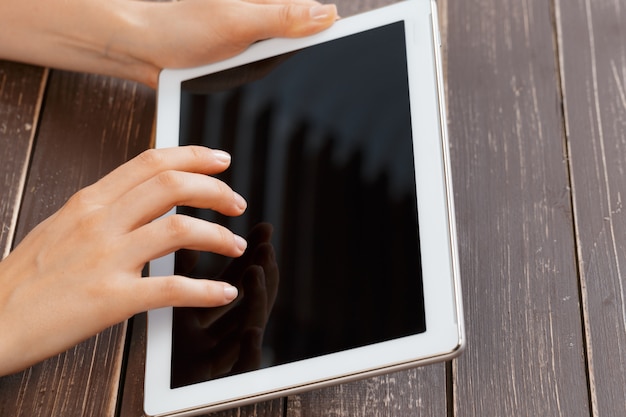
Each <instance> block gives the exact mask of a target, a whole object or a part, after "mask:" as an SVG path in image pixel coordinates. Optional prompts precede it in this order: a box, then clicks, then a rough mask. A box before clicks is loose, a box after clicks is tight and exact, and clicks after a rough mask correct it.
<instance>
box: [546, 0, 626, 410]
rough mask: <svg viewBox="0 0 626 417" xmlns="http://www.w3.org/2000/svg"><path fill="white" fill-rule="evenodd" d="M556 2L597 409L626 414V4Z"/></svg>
mask: <svg viewBox="0 0 626 417" xmlns="http://www.w3.org/2000/svg"><path fill="white" fill-rule="evenodd" d="M556 5H557V8H556V11H557V22H558V28H559V32H558V35H559V45H560V63H561V72H560V73H561V77H562V79H563V85H564V87H563V95H564V108H565V115H566V122H567V124H566V127H567V144H568V147H569V152H570V166H571V173H572V174H571V175H572V194H573V200H574V207H575V214H576V216H575V217H576V236H577V244H578V251H579V254H580V255H579V256H580V258H579V269H580V275H581V287H582V295H583V301H584V305H585V319H586V320H585V324H586V336H587V345H588V361H589V372H590V387H591V390H590V392H591V396H592V405H593V415H594V416H608V415H615V416H617V415H626V288H625V287H626V278H625V276H626V222H625V220H626V217H624V214H625V213H623V212H622V199H623V196H622V193H625V194H626V180H625V177H624V170H625V168H626V44H625V40H626V8H625V5H624V2H623V1H621V0H601V1H589V0H579V1H574V2H564V1H562V0H558V1H557V2H556Z"/></svg>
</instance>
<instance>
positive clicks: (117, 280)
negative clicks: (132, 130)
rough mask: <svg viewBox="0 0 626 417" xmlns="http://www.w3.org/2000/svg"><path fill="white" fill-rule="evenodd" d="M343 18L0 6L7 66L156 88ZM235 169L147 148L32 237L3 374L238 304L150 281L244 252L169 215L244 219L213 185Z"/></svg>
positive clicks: (11, 287)
mask: <svg viewBox="0 0 626 417" xmlns="http://www.w3.org/2000/svg"><path fill="white" fill-rule="evenodd" d="M336 19H337V11H336V8H335V7H334V6H332V5H321V4H319V3H317V2H314V1H308V0H293V1H290V0H183V1H179V2H174V3H150V2H143V1H136V0H106V1H105V0H20V1H10V0H0V58H3V59H9V60H16V61H21V62H28V63H33V64H38V65H44V66H51V67H56V68H63V69H69V70H75V71H86V72H95V73H101V74H106V75H111V76H115V77H122V78H127V79H130V80H135V81H139V82H142V83H144V84H147V85H150V86H153V87H154V86H156V84H157V79H158V74H159V71H160V70H161V69H162V68H164V67H189V66H195V65H200V64H205V63H209V62H212V61H216V60H219V59H224V58H226V57H229V56H232V55H235V54H237V53H239V52H241V51H243V50H244V49H246V48H247V47H248V46H249V45H250V44H251V43H253V42H255V41H258V40H262V39H266V38H271V37H298V36H306V35H310V34H314V33H316V32H319V31H321V30H324V29H326V28H327V27H329V26H330V25H331V24H332V23H333V22H334V21H335V20H336ZM86 140H88V138H86ZM229 164H230V156H229V155H228V154H226V153H224V152H221V151H218V150H211V149H207V148H202V147H183V148H173V149H161V150H149V151H146V152H144V153H143V154H141V155H140V156H138V157H136V158H134V159H133V160H131V161H129V162H128V163H126V164H124V165H122V166H121V167H119V168H117V169H116V170H114V171H113V172H111V173H110V174H109V175H107V176H106V177H104V178H103V179H101V180H100V181H98V182H97V183H95V184H93V185H91V186H89V187H87V188H85V189H83V190H81V191H79V192H78V193H76V194H75V195H74V196H73V197H72V198H71V199H70V200H69V201H68V202H67V203H66V204H65V205H64V206H63V207H62V208H61V209H60V210H59V211H58V212H57V213H55V214H54V215H52V216H51V217H50V218H48V219H47V220H45V221H44V222H42V223H41V224H40V225H39V226H37V227H36V228H35V229H34V230H33V231H32V232H31V233H30V234H28V235H27V236H26V237H25V238H24V239H23V241H22V242H21V243H20V244H19V245H18V246H17V247H16V248H15V249H14V250H13V252H11V253H10V254H9V256H8V257H7V258H5V259H4V260H2V262H0V334H1V335H2V337H0V375H6V374H10V373H14V372H17V371H19V370H22V369H25V368H26V367H28V366H31V365H33V364H35V363H37V362H40V361H42V360H44V359H45V358H48V357H50V356H53V355H55V354H57V353H60V352H63V351H65V350H66V349H68V348H70V347H72V346H74V345H75V344H77V343H79V342H81V341H82V340H85V339H87V338H89V337H91V336H93V335H95V334H96V333H98V332H100V331H102V330H104V329H105V328H107V327H109V326H111V325H113V324H115V323H118V322H121V321H123V320H125V319H127V318H129V317H131V316H132V315H134V314H136V313H139V312H142V311H146V310H149V309H154V308H160V307H165V306H190V307H217V306H222V305H226V304H228V303H230V302H231V301H232V300H233V299H235V297H236V296H237V290H236V288H234V287H232V286H230V285H229V284H226V283H222V282H218V281H211V280H194V279H190V278H186V277H183V276H167V277H151V278H141V271H142V268H143V267H144V265H145V263H146V262H148V261H150V260H152V259H155V258H158V257H160V256H162V255H165V254H167V253H170V252H173V251H175V250H177V249H180V248H187V249H193V250H203V251H212V252H216V253H220V254H223V255H226V256H231V257H238V256H241V255H242V254H243V252H244V250H245V248H246V241H245V240H244V239H243V238H241V237H239V236H236V235H234V234H233V233H232V232H231V231H229V230H228V229H226V228H224V227H222V226H220V225H218V224H213V223H208V222H205V221H202V220H198V219H193V218H190V217H184V216H180V215H175V216H170V217H167V218H161V215H162V214H164V213H166V212H168V211H169V210H170V209H171V208H172V207H174V206H176V205H187V206H193V207H199V208H209V209H213V210H215V211H217V212H220V213H222V214H225V215H228V216H238V215H240V214H242V213H243V212H244V211H245V209H246V202H245V200H244V199H243V198H242V197H241V196H240V195H239V194H237V193H236V192H235V191H233V190H232V189H231V188H230V187H229V186H228V185H226V184H225V183H223V182H221V181H219V180H217V179H216V178H214V177H213V176H212V175H215V174H218V173H220V172H222V171H224V170H226V169H227V168H228V166H229Z"/></svg>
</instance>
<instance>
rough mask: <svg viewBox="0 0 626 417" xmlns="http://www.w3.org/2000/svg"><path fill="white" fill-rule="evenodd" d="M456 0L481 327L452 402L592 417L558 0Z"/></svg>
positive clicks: (459, 162)
mask: <svg viewBox="0 0 626 417" xmlns="http://www.w3.org/2000/svg"><path fill="white" fill-rule="evenodd" d="M446 3H447V16H448V22H447V28H448V32H447V40H448V48H447V51H448V55H447V68H448V72H447V80H448V84H447V85H448V109H449V112H448V118H449V133H450V142H451V147H452V166H453V174H454V180H455V182H454V185H455V195H456V208H457V219H458V229H459V241H460V247H461V248H460V253H461V271H462V281H463V291H464V303H465V320H466V323H467V332H468V348H467V350H466V352H464V354H463V355H462V356H461V357H460V359H459V360H458V361H457V362H456V363H455V364H454V366H453V378H454V381H453V387H454V390H453V391H454V402H453V406H454V408H453V410H452V413H453V415H455V416H459V417H462V416H511V415H525V416H588V415H589V413H590V410H589V399H588V392H587V374H586V369H585V362H584V354H585V351H584V342H583V335H582V330H581V329H582V324H581V306H580V303H579V289H578V276H577V265H576V251H575V242H574V234H573V227H572V225H573V216H572V208H571V204H570V192H569V190H570V188H569V185H570V184H569V179H568V169H567V164H566V161H565V156H564V155H565V151H564V140H563V139H564V131H563V118H562V112H561V106H560V103H561V101H560V99H561V97H560V90H559V82H558V81H559V80H558V76H557V74H558V73H557V60H556V48H555V44H554V39H555V32H554V27H553V10H552V9H551V3H550V2H546V1H540V0H523V1H519V0H474V1H452V0H448V1H447V2H446ZM611 415H615V414H611Z"/></svg>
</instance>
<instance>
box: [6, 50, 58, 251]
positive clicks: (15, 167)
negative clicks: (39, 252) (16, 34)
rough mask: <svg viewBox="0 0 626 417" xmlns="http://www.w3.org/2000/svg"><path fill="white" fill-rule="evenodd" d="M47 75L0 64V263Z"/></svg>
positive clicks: (34, 69) (30, 68) (11, 229)
mask: <svg viewBox="0 0 626 417" xmlns="http://www.w3.org/2000/svg"><path fill="white" fill-rule="evenodd" d="M46 78H47V71H46V70H45V69H43V68H39V67H33V66H30V65H23V64H16V63H12V62H7V61H0V193H1V194H0V259H2V258H4V257H5V256H6V255H8V253H9V250H10V249H11V243H12V241H13V234H14V232H15V225H16V224H17V214H18V211H19V207H20V203H21V199H22V192H23V189H24V182H25V180H26V172H27V170H28V163H29V161H30V153H31V149H32V144H33V139H34V135H35V132H36V127H37V120H38V118H39V110H40V108H41V100H42V97H43V92H44V87H45V82H46Z"/></svg>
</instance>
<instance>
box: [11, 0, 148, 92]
mask: <svg viewBox="0 0 626 417" xmlns="http://www.w3.org/2000/svg"><path fill="white" fill-rule="evenodd" d="M138 6H141V5H139V4H137V3H136V2H134V1H128V0H106V1H103V0H13V1H10V0H0V16H2V17H0V57H1V58H4V59H9V60H15V61H20V62H26V63H32V64H37V65H43V66H50V67H55V68H62V69H70V70H75V71H85V72H95V73H101V74H109V75H114V76H119V77H123V78H130V79H135V80H148V79H150V78H151V77H155V76H156V73H158V69H155V68H154V67H153V66H152V65H150V64H147V63H146V62H142V61H140V60H139V59H137V58H136V57H135V56H133V53H132V44H131V42H132V41H133V39H137V38H140V37H141V31H142V30H143V29H144V23H143V22H142V19H141V14H140V13H139V10H138Z"/></svg>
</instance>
